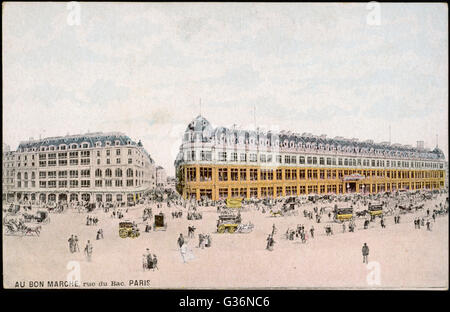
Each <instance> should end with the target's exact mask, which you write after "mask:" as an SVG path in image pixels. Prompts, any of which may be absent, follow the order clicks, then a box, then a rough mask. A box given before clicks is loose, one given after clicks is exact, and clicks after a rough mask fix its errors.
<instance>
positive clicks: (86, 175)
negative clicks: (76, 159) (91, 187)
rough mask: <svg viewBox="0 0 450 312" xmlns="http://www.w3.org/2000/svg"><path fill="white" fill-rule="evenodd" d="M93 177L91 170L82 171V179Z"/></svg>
mask: <svg viewBox="0 0 450 312" xmlns="http://www.w3.org/2000/svg"><path fill="white" fill-rule="evenodd" d="M90 176H91V171H90V170H89V169H85V170H81V177H82V178H88V177H90Z"/></svg>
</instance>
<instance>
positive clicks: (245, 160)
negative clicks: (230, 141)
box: [239, 153, 247, 162]
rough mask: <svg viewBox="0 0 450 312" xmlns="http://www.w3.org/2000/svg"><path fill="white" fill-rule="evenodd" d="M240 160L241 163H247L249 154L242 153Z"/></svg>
mask: <svg viewBox="0 0 450 312" xmlns="http://www.w3.org/2000/svg"><path fill="white" fill-rule="evenodd" d="M239 159H240V161H241V162H247V154H245V153H241V154H240V155H239Z"/></svg>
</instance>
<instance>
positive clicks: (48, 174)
mask: <svg viewBox="0 0 450 312" xmlns="http://www.w3.org/2000/svg"><path fill="white" fill-rule="evenodd" d="M57 173H58V177H59V178H65V177H67V175H70V177H71V178H78V174H80V176H81V177H90V176H91V170H89V169H83V170H79V171H78V170H68V171H67V170H64V171H58V172H56V171H40V172H39V178H40V179H46V178H56V174H57ZM114 173H115V176H116V177H122V174H123V170H122V169H120V168H117V169H116V170H114ZM125 173H126V176H127V177H128V178H130V177H133V175H136V177H140V176H143V175H144V173H143V172H142V171H138V170H136V171H133V169H131V168H128V169H127V170H126V172H125ZM103 174H104V175H105V177H112V174H113V171H112V170H111V169H106V170H104V172H103V170H101V169H96V170H95V172H94V175H95V177H102V176H103ZM23 178H24V179H25V180H27V179H28V172H24V175H23ZM17 179H18V180H21V179H22V173H21V172H18V173H17ZM31 179H35V173H34V172H32V173H31Z"/></svg>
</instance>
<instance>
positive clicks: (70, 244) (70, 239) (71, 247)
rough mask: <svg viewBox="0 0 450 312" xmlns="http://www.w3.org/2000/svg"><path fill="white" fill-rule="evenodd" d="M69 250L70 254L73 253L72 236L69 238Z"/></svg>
mask: <svg viewBox="0 0 450 312" xmlns="http://www.w3.org/2000/svg"><path fill="white" fill-rule="evenodd" d="M69 250H70V252H71V253H74V252H75V248H74V238H73V235H72V236H71V237H69Z"/></svg>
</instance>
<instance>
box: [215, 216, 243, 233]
mask: <svg viewBox="0 0 450 312" xmlns="http://www.w3.org/2000/svg"><path fill="white" fill-rule="evenodd" d="M240 224H241V214H240V213H237V214H234V213H226V214H221V215H220V216H219V220H217V232H218V233H225V232H228V233H234V232H236V230H237V229H238V227H239V225H240Z"/></svg>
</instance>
